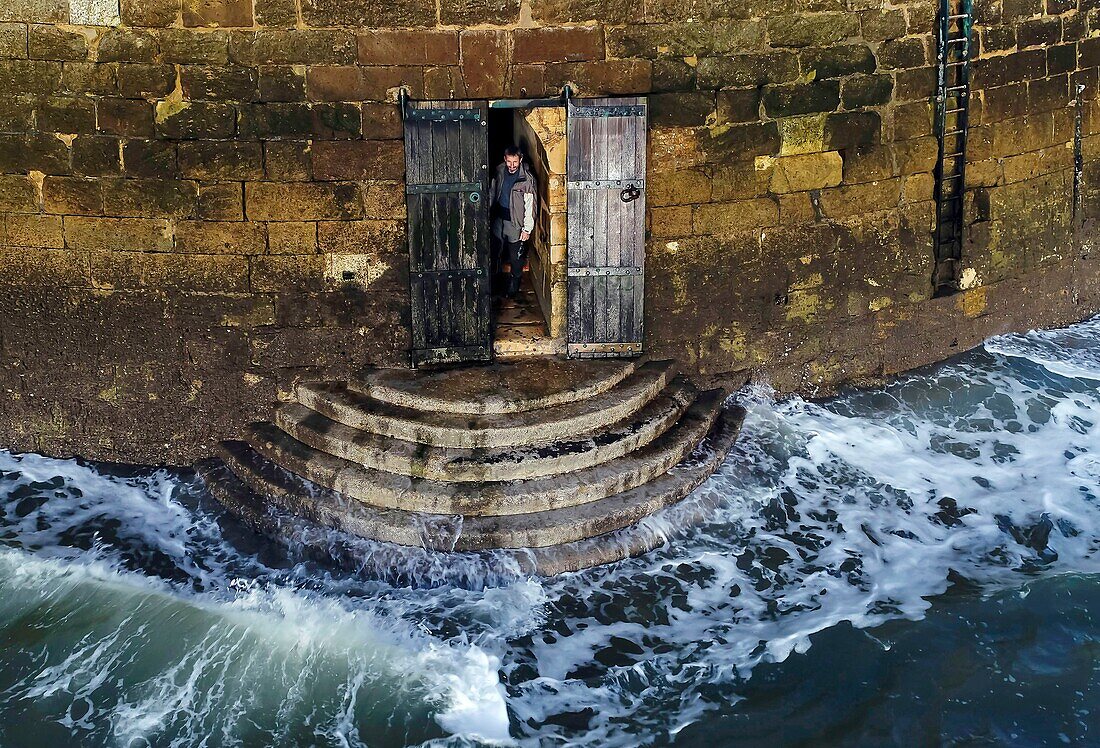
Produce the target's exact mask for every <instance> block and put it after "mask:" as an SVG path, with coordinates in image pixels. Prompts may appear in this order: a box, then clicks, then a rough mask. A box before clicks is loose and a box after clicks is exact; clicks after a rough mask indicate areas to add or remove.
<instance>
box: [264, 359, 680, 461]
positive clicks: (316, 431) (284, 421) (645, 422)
mask: <svg viewBox="0 0 1100 748" xmlns="http://www.w3.org/2000/svg"><path fill="white" fill-rule="evenodd" d="M695 395H696V390H695V387H694V386H692V385H691V383H689V382H688V381H687V380H686V379H680V378H677V379H675V380H673V381H672V382H671V383H670V384H669V386H668V387H666V388H665V389H664V390H662V391H661V392H660V393H659V394H658V395H657V397H655V398H653V399H652V400H650V401H649V402H648V403H646V405H645V406H644V407H643V408H642V409H641V410H639V411H637V412H636V413H632V414H630V415H629V416H628V417H627V418H625V419H623V420H622V421H619V422H618V423H614V424H612V425H611V426H609V427H607V428H606V429H602V430H600V431H597V432H595V433H592V434H581V435H578V436H573V437H570V438H568V439H563V440H561V441H556V442H551V443H550V444H542V445H533V446H521V447H501V448H493V449H454V448H451V447H433V446H430V445H425V444H417V443H416V442H409V441H405V440H403V439H393V438H391V437H388V436H379V435H378V434H372V433H369V432H366V431H360V430H358V429H353V428H352V427H350V426H346V425H344V424H342V423H339V422H337V421H333V420H332V419H330V418H328V417H326V416H324V415H321V414H320V413H318V412H317V411H315V410H310V409H309V408H307V407H305V406H304V405H299V404H296V403H287V404H286V405H283V406H282V407H280V408H279V410H278V411H277V412H276V415H275V425H277V426H278V427H279V428H281V429H282V430H283V431H285V432H286V433H288V434H290V435H291V436H293V437H294V438H295V439H297V440H298V441H300V442H302V443H304V444H308V445H309V446H311V447H313V448H314V449H319V450H321V451H322V452H328V453H329V454H333V455H336V456H337V457H342V458H344V459H345V460H349V461H350V462H354V463H358V464H360V465H363V466H364V467H369V468H374V469H375V470H384V471H386V472H388V473H398V474H400V475H408V476H412V477H414V478H426V479H428V480H435V481H445V482H474V481H477V482H494V483H495V482H500V481H512V480H528V479H531V478H541V477H544V476H547V475H559V474H561V473H566V472H570V471H576V470H583V469H584V468H588V467H592V466H593V465H598V464H600V463H603V462H608V461H609V460H614V459H616V458H618V457H622V456H623V455H625V454H628V453H630V452H633V451H634V450H635V449H638V448H639V447H642V446H644V445H646V444H648V443H649V442H651V441H653V440H654V439H656V438H657V437H658V436H660V435H661V434H663V433H664V432H665V431H667V430H668V429H669V428H670V427H671V426H672V424H674V423H675V422H676V421H677V420H678V419H679V417H680V416H681V414H682V413H683V412H684V410H685V409H686V408H687V407H688V406H689V405H690V404H691V402H692V401H693V400H694V399H695Z"/></svg>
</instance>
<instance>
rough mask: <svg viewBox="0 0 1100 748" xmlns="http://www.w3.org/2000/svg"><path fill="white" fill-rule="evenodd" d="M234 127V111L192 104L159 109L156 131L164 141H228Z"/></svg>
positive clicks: (213, 104)
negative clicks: (220, 139)
mask: <svg viewBox="0 0 1100 748" xmlns="http://www.w3.org/2000/svg"><path fill="white" fill-rule="evenodd" d="M236 127H237V112H236V110H235V109H234V108H233V107H232V106H231V105H229V104H222V103H216V102H212V101H191V102H185V105H184V106H183V108H181V109H176V110H175V111H172V110H171V109H166V108H164V107H158V113H157V132H158V133H159V134H160V135H162V136H163V137H166V138H176V139H179V140H193V139H202V138H228V137H232V136H233V135H234V134H235V132H236Z"/></svg>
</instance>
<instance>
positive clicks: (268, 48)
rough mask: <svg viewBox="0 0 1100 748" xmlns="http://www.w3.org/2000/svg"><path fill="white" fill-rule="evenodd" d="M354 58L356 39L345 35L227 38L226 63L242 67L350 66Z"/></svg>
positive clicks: (240, 34)
mask: <svg viewBox="0 0 1100 748" xmlns="http://www.w3.org/2000/svg"><path fill="white" fill-rule="evenodd" d="M330 23H331V21H330ZM323 25H328V24H323ZM355 57H356V41H355V36H354V35H353V34H352V33H351V32H348V31H335V30H333V31H329V30H322V29H295V30H285V31H283V30H280V31H233V32H232V33H230V35H229V59H230V60H232V61H233V62H236V63H239V64H241V65H350V64H352V63H353V62H355Z"/></svg>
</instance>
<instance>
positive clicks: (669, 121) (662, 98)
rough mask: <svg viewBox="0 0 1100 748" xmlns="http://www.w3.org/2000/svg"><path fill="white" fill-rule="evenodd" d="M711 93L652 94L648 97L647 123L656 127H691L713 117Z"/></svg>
mask: <svg viewBox="0 0 1100 748" xmlns="http://www.w3.org/2000/svg"><path fill="white" fill-rule="evenodd" d="M714 112H715V97H714V92H713V91H698V92H694V93H669V94H654V95H652V96H650V97H649V121H650V122H652V123H655V124H658V125H673V126H677V127H693V126H698V125H704V124H706V122H707V119H708V118H711V117H713V116H714Z"/></svg>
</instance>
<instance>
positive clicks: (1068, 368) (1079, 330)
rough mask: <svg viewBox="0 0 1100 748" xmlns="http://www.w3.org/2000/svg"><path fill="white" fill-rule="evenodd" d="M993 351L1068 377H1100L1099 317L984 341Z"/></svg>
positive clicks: (988, 348)
mask: <svg viewBox="0 0 1100 748" xmlns="http://www.w3.org/2000/svg"><path fill="white" fill-rule="evenodd" d="M984 347H985V349H986V350H987V351H989V352H990V353H993V354H995V355H999V356H1003V357H1005V358H1021V359H1026V360H1028V361H1031V362H1032V363H1036V364H1038V365H1040V366H1042V367H1043V368H1044V369H1046V370H1047V371H1049V372H1051V373H1052V374H1057V375H1058V376H1062V377H1067V378H1069V379H1084V380H1100V352H1098V348H1100V317H1094V318H1092V319H1090V320H1087V321H1085V322H1082V323H1080V324H1077V325H1072V326H1071V327H1066V328H1058V329H1054V330H1032V331H1030V332H1027V333H1023V334H1018V333H1014V334H1009V335H999V336H997V337H994V338H990V339H989V340H987V341H985V344H984Z"/></svg>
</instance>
